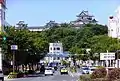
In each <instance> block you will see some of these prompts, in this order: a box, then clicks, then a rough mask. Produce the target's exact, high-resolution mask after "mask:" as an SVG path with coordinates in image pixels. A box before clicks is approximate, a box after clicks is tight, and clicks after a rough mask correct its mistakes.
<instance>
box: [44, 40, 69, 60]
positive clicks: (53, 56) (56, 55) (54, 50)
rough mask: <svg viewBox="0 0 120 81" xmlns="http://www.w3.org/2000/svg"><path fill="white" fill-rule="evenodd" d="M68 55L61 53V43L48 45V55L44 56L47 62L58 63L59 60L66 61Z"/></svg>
mask: <svg viewBox="0 0 120 81" xmlns="http://www.w3.org/2000/svg"><path fill="white" fill-rule="evenodd" d="M68 57H69V53H68V52H64V51H63V46H62V43H60V42H57V43H50V44H49V53H48V54H47V55H46V57H45V60H46V61H47V62H60V61H61V60H64V59H68Z"/></svg>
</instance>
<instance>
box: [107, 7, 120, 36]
mask: <svg viewBox="0 0 120 81" xmlns="http://www.w3.org/2000/svg"><path fill="white" fill-rule="evenodd" d="M108 36H109V37H112V38H120V7H118V8H117V10H116V15H115V16H110V17H109V18H108Z"/></svg>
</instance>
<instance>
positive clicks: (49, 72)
mask: <svg viewBox="0 0 120 81" xmlns="http://www.w3.org/2000/svg"><path fill="white" fill-rule="evenodd" d="M53 72H54V71H53V69H52V68H51V67H46V68H45V76H46V75H53Z"/></svg>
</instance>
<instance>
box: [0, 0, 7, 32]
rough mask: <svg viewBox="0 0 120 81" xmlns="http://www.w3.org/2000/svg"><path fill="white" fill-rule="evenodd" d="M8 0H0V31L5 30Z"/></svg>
mask: <svg viewBox="0 0 120 81" xmlns="http://www.w3.org/2000/svg"><path fill="white" fill-rule="evenodd" d="M5 10H6V0H0V33H1V32H3V31H4V26H5V24H6V21H5Z"/></svg>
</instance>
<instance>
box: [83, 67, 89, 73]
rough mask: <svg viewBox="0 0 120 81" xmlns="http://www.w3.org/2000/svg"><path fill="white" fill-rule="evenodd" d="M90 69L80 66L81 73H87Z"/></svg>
mask: <svg viewBox="0 0 120 81" xmlns="http://www.w3.org/2000/svg"><path fill="white" fill-rule="evenodd" d="M89 71H90V69H89V68H88V67H82V74H89Z"/></svg>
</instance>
